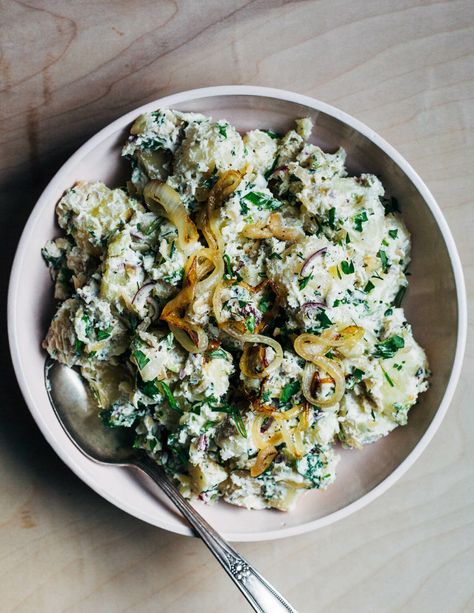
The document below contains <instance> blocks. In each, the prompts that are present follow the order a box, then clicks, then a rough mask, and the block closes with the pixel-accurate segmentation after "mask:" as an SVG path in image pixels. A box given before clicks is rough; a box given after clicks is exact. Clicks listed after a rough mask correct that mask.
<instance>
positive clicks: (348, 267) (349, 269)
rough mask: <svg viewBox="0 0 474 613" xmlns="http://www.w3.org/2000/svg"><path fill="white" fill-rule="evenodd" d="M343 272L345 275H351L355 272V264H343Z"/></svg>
mask: <svg viewBox="0 0 474 613" xmlns="http://www.w3.org/2000/svg"><path fill="white" fill-rule="evenodd" d="M341 270H342V272H343V273H344V274H345V275H351V274H352V273H353V272H354V263H353V261H352V260H350V261H349V262H346V261H345V260H344V261H343V262H341Z"/></svg>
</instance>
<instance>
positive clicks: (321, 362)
mask: <svg viewBox="0 0 474 613" xmlns="http://www.w3.org/2000/svg"><path fill="white" fill-rule="evenodd" d="M317 369H319V370H322V371H324V372H326V373H327V374H328V375H329V376H330V377H331V378H332V379H333V381H334V391H333V393H332V395H331V396H330V397H329V398H315V397H314V396H313V394H312V389H311V388H312V384H313V377H314V373H315V372H316V370H317ZM301 390H302V392H303V395H304V397H305V398H306V400H307V401H308V402H309V403H310V404H312V405H314V406H318V407H320V408H325V407H331V406H333V405H335V404H336V403H338V402H339V401H340V400H341V398H342V397H343V396H344V391H345V378H344V373H343V371H342V368H341V366H340V365H339V364H338V363H337V362H336V361H335V360H331V359H330V358H327V357H325V356H318V357H314V358H312V360H311V362H307V363H306V365H305V367H304V371H303V379H302V382H301Z"/></svg>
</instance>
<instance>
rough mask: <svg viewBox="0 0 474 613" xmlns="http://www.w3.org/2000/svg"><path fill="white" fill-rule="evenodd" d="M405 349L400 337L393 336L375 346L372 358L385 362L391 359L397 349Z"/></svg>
mask: <svg viewBox="0 0 474 613" xmlns="http://www.w3.org/2000/svg"><path fill="white" fill-rule="evenodd" d="M403 347H405V341H404V340H403V338H402V337H401V336H398V335H396V334H395V335H394V336H390V337H389V338H387V339H385V340H384V341H382V342H381V343H377V344H376V345H375V351H374V357H376V358H382V360H386V359H388V358H393V356H394V355H395V354H396V353H397V351H398V350H399V349H403Z"/></svg>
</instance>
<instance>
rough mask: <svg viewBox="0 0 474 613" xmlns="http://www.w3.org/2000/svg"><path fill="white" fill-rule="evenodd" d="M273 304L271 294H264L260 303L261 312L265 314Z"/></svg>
mask: <svg viewBox="0 0 474 613" xmlns="http://www.w3.org/2000/svg"><path fill="white" fill-rule="evenodd" d="M271 306H272V301H271V299H270V296H264V297H263V298H262V299H261V300H260V302H259V303H258V310H259V311H260V313H262V314H265V313H266V312H267V311H268V309H270V308H271Z"/></svg>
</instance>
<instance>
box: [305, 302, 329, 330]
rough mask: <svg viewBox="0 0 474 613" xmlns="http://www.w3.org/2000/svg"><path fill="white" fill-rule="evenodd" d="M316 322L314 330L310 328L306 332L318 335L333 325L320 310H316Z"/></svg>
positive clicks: (324, 312) (322, 310) (323, 311)
mask: <svg viewBox="0 0 474 613" xmlns="http://www.w3.org/2000/svg"><path fill="white" fill-rule="evenodd" d="M316 322H317V324H318V325H317V326H315V327H314V328H310V329H309V330H308V332H312V333H314V334H320V333H321V332H322V331H323V330H325V329H326V328H329V327H330V326H332V325H333V323H334V322H332V321H331V320H330V319H329V317H328V316H327V315H326V311H325V310H324V309H322V308H318V313H317V314H316Z"/></svg>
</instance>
